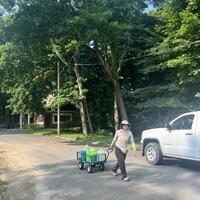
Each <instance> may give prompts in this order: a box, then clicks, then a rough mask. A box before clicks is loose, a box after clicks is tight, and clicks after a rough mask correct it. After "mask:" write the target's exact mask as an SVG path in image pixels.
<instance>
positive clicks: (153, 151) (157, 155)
mask: <svg viewBox="0 0 200 200" xmlns="http://www.w3.org/2000/svg"><path fill="white" fill-rule="evenodd" d="M145 157H146V159H147V161H148V163H149V164H151V165H158V164H160V162H161V160H162V158H163V156H162V152H161V150H160V145H159V144H158V143H149V144H147V145H146V147H145Z"/></svg>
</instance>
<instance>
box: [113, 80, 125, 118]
mask: <svg viewBox="0 0 200 200" xmlns="http://www.w3.org/2000/svg"><path fill="white" fill-rule="evenodd" d="M112 83H113V87H114V95H115V96H116V100H117V105H118V108H119V111H120V114H121V118H122V120H128V115H127V112H126V108H125V105H124V100H123V97H122V93H121V88H120V85H119V80H112Z"/></svg>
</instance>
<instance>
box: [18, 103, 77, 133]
mask: <svg viewBox="0 0 200 200" xmlns="http://www.w3.org/2000/svg"><path fill="white" fill-rule="evenodd" d="M57 118H58V117H57V110H47V111H46V112H45V113H43V114H40V115H37V116H32V117H30V116H29V115H28V114H23V118H22V123H23V127H26V126H28V125H29V124H37V125H39V126H41V127H42V128H57ZM60 127H61V129H64V128H74V127H76V128H80V127H81V121H80V113H79V111H78V110H77V108H76V107H75V106H73V105H71V104H68V105H65V106H61V108H60Z"/></svg>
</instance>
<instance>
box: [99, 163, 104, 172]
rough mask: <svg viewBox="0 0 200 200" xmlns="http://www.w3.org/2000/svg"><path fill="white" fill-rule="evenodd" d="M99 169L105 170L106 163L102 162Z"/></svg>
mask: <svg viewBox="0 0 200 200" xmlns="http://www.w3.org/2000/svg"><path fill="white" fill-rule="evenodd" d="M99 169H100V170H102V171H104V169H105V166H104V163H102V164H101V165H100V166H99Z"/></svg>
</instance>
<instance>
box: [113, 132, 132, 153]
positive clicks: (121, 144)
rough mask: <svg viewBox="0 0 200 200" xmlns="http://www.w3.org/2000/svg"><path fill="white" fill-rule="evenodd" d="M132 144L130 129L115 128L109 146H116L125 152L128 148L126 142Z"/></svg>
mask: <svg viewBox="0 0 200 200" xmlns="http://www.w3.org/2000/svg"><path fill="white" fill-rule="evenodd" d="M129 143H130V144H132V146H133V147H134V146H135V142H134V138H133V134H132V132H131V131H130V130H123V129H120V130H117V131H116V133H115V136H114V138H113V141H112V143H111V145H110V146H111V147H114V146H116V147H118V148H119V149H120V150H121V151H122V152H123V153H127V150H128V144H129Z"/></svg>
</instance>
